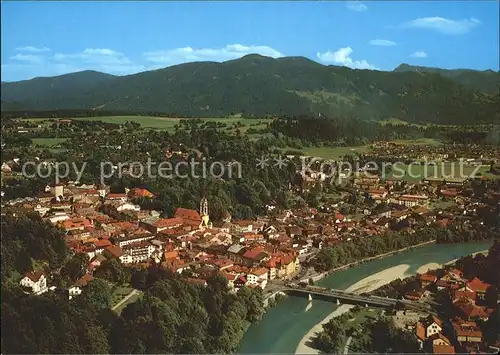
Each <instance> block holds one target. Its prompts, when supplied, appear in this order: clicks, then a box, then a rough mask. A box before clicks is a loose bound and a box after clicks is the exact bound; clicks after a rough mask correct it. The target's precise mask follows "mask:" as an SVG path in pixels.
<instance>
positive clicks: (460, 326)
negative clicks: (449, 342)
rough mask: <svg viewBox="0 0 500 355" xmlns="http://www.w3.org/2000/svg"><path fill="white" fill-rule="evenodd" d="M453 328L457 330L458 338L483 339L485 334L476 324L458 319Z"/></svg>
mask: <svg viewBox="0 0 500 355" xmlns="http://www.w3.org/2000/svg"><path fill="white" fill-rule="evenodd" d="M453 328H454V329H455V333H456V334H457V336H468V337H479V338H482V337H483V333H482V332H481V330H480V329H479V327H478V326H477V324H476V322H465V321H462V320H461V319H458V320H455V321H454V322H453Z"/></svg>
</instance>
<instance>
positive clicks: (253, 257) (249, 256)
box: [243, 247, 269, 267]
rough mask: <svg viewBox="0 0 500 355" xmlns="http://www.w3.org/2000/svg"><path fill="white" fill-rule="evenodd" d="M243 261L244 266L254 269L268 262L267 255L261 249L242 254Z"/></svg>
mask: <svg viewBox="0 0 500 355" xmlns="http://www.w3.org/2000/svg"><path fill="white" fill-rule="evenodd" d="M243 260H244V263H245V265H247V266H250V267H251V266H254V267H255V266H258V265H259V264H261V263H262V262H265V261H267V260H269V254H267V253H266V252H265V251H264V248H263V247H256V248H251V249H249V250H247V251H246V252H245V253H244V254H243Z"/></svg>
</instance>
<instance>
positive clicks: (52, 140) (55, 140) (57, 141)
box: [31, 138, 68, 147]
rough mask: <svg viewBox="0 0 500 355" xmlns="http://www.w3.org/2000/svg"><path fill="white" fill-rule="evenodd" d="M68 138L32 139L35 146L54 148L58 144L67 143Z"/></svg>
mask: <svg viewBox="0 0 500 355" xmlns="http://www.w3.org/2000/svg"><path fill="white" fill-rule="evenodd" d="M66 140H68V138H32V139H31V141H32V142H33V144H37V145H44V146H47V147H53V146H55V145H57V144H60V143H62V142H65V141H66Z"/></svg>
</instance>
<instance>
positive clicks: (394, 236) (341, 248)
mask: <svg viewBox="0 0 500 355" xmlns="http://www.w3.org/2000/svg"><path fill="white" fill-rule="evenodd" d="M499 238H500V232H499V230H498V227H496V226H491V227H489V226H484V225H481V224H479V223H475V224H473V225H470V226H467V225H465V224H457V225H452V226H448V227H446V228H441V227H434V226H420V227H418V228H417V227H414V228H413V231H412V232H411V233H408V232H397V231H389V232H388V233H386V234H385V235H374V236H370V237H357V238H354V239H352V240H351V241H341V242H339V243H337V244H335V246H333V247H330V248H324V249H322V250H320V252H319V253H318V255H317V256H316V258H314V259H313V260H312V266H314V268H315V269H316V270H317V271H328V270H331V269H333V268H335V267H339V266H343V265H346V264H349V263H352V262H356V261H359V260H361V259H365V258H370V257H373V256H376V255H379V254H383V253H388V252H391V251H395V250H399V249H403V248H407V247H411V246H413V245H417V244H420V243H424V242H428V241H432V240H435V241H436V242H437V243H452V242H455V243H456V242H469V241H478V240H493V239H499Z"/></svg>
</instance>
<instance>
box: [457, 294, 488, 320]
mask: <svg viewBox="0 0 500 355" xmlns="http://www.w3.org/2000/svg"><path fill="white" fill-rule="evenodd" d="M453 305H454V307H455V309H456V311H457V313H458V315H459V316H460V317H461V319H465V320H469V321H472V320H477V319H481V320H483V321H487V320H488V317H489V312H487V310H486V309H485V308H484V307H481V306H477V305H475V304H474V303H472V301H471V300H469V299H465V298H462V299H460V300H458V301H456V302H455V303H454V304H453Z"/></svg>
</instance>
